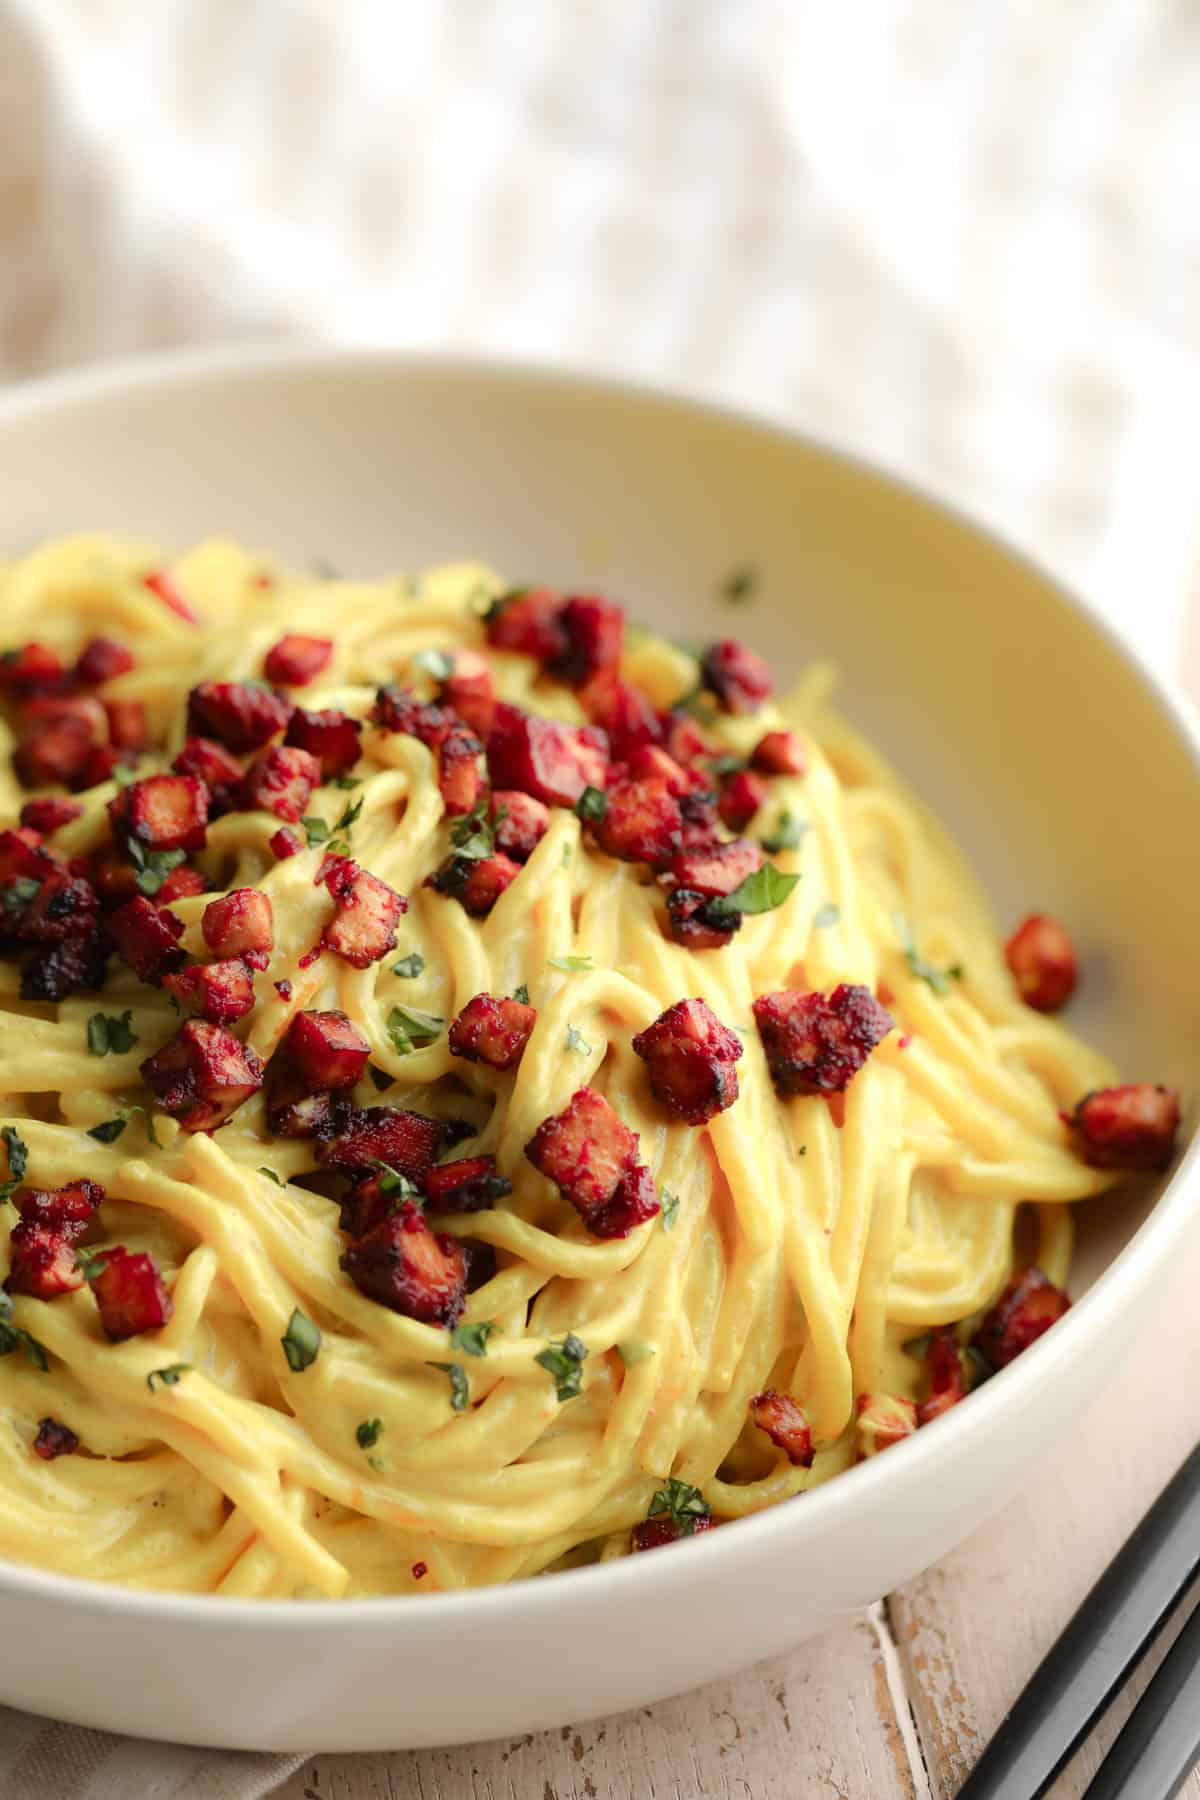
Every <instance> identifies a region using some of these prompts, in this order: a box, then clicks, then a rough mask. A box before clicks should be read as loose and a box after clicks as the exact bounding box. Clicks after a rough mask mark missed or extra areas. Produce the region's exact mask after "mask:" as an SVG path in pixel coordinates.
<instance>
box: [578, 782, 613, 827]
mask: <svg viewBox="0 0 1200 1800" xmlns="http://www.w3.org/2000/svg"><path fill="white" fill-rule="evenodd" d="M607 811H608V795H607V794H606V793H605V792H604V789H603V788H596V787H585V788H584V790H583V792H582V794H580V796H579V798H578V800H577V801H576V802H575V816H576V818H577V819H587V820H588V821H589V822H591V823H595V822H596V821H597V820H599V819H602V818H603V817H604V815H605V813H606V812H607Z"/></svg>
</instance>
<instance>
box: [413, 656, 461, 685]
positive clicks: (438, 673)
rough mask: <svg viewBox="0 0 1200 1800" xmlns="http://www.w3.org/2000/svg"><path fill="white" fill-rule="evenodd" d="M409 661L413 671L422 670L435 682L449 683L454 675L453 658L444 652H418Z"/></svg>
mask: <svg viewBox="0 0 1200 1800" xmlns="http://www.w3.org/2000/svg"><path fill="white" fill-rule="evenodd" d="M411 660H412V666H413V668H414V669H424V671H425V673H426V674H427V675H432V676H433V679H434V680H435V681H449V679H450V677H451V675H453V673H454V658H453V657H452V656H447V654H446V652H445V651H444V650H418V651H417V653H416V655H415V656H414V657H413V658H412V659H411Z"/></svg>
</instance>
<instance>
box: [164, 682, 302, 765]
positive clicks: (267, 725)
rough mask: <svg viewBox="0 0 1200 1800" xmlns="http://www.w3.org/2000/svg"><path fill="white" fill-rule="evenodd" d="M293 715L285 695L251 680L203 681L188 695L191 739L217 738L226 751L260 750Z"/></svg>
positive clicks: (188, 722) (188, 718)
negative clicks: (257, 684) (259, 685)
mask: <svg viewBox="0 0 1200 1800" xmlns="http://www.w3.org/2000/svg"><path fill="white" fill-rule="evenodd" d="M291 716H292V703H291V701H290V700H289V699H288V698H287V697H286V695H284V694H276V693H274V692H272V690H271V689H270V688H265V687H258V686H256V685H255V684H254V683H251V682H248V681H203V682H201V683H200V685H199V687H194V688H193V689H192V691H191V693H190V694H189V695H188V712H187V729H188V736H189V737H209V738H216V740H217V742H218V743H219V744H224V746H225V748H226V749H227V750H237V751H245V750H261V749H262V747H263V745H264V744H267V743H269V742H270V740H271V739H272V738H273V737H276V736H277V735H278V734H279V732H281V731H282V730H283V729H284V727H285V726H286V725H287V722H288V720H289V719H290V718H291Z"/></svg>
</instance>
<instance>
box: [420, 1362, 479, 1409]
mask: <svg viewBox="0 0 1200 1800" xmlns="http://www.w3.org/2000/svg"><path fill="white" fill-rule="evenodd" d="M428 1366H429V1367H430V1368H431V1369H440V1370H441V1371H442V1373H443V1374H444V1375H448V1376H449V1377H450V1405H451V1407H452V1408H453V1410H454V1411H455V1412H466V1410H467V1400H468V1398H469V1397H470V1392H471V1389H470V1384H469V1383H468V1381H467V1372H466V1370H465V1369H464V1368H463V1366H462V1364H461V1363H444V1362H431V1363H430V1364H429V1365H428Z"/></svg>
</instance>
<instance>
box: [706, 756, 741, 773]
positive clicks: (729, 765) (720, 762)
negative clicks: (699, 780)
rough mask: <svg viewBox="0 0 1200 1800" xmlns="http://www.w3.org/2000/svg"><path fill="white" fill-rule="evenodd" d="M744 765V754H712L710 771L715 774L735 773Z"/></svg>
mask: <svg viewBox="0 0 1200 1800" xmlns="http://www.w3.org/2000/svg"><path fill="white" fill-rule="evenodd" d="M745 767H746V759H745V757H744V756H732V755H730V756H714V758H713V760H712V772H713V774H714V775H716V776H723V775H737V774H740V772H741V771H742V770H743V769H744V768H745Z"/></svg>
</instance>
